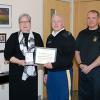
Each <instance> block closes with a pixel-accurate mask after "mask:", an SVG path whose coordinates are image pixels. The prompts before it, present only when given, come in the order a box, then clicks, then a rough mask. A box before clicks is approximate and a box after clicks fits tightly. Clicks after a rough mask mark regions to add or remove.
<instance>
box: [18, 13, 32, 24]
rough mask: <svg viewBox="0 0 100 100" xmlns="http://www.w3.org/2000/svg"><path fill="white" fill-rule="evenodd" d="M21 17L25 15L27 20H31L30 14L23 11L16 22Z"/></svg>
mask: <svg viewBox="0 0 100 100" xmlns="http://www.w3.org/2000/svg"><path fill="white" fill-rule="evenodd" d="M22 17H27V18H28V20H29V22H31V16H30V15H29V14H27V13H23V14H21V15H20V16H19V19H18V22H19V23H20V21H21V19H22Z"/></svg>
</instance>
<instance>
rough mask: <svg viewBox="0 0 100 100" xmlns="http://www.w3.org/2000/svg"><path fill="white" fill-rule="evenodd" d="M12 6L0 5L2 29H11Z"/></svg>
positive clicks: (0, 26) (0, 25) (0, 24)
mask: <svg viewBox="0 0 100 100" xmlns="http://www.w3.org/2000/svg"><path fill="white" fill-rule="evenodd" d="M11 12H12V6H11V5H5V4H0V28H3V27H4V28H5V27H6V28H7V27H11Z"/></svg>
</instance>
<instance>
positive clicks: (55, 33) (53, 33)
mask: <svg viewBox="0 0 100 100" xmlns="http://www.w3.org/2000/svg"><path fill="white" fill-rule="evenodd" d="M64 29H65V28H62V29H61V30H59V31H58V32H54V31H52V33H51V34H52V35H53V36H54V37H55V36H56V35H57V34H58V33H60V32H61V31H62V30H64Z"/></svg>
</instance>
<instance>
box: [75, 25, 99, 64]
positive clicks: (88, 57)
mask: <svg viewBox="0 0 100 100" xmlns="http://www.w3.org/2000/svg"><path fill="white" fill-rule="evenodd" d="M76 51H80V57H81V60H82V63H84V64H91V63H92V62H93V61H94V60H95V59H96V58H97V57H98V56H100V27H99V28H98V29H96V30H89V29H88V28H87V29H84V30H82V31H81V32H80V33H79V35H78V37H77V38H76Z"/></svg>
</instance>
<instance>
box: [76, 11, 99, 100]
mask: <svg viewBox="0 0 100 100" xmlns="http://www.w3.org/2000/svg"><path fill="white" fill-rule="evenodd" d="M99 18H100V14H99V12H98V11H96V10H90V11H89V12H88V14H87V25H88V27H87V28H86V29H84V30H82V31H81V32H80V33H79V35H78V37H77V39H76V52H75V57H76V60H77V62H78V64H79V100H100V27H99Z"/></svg>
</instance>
